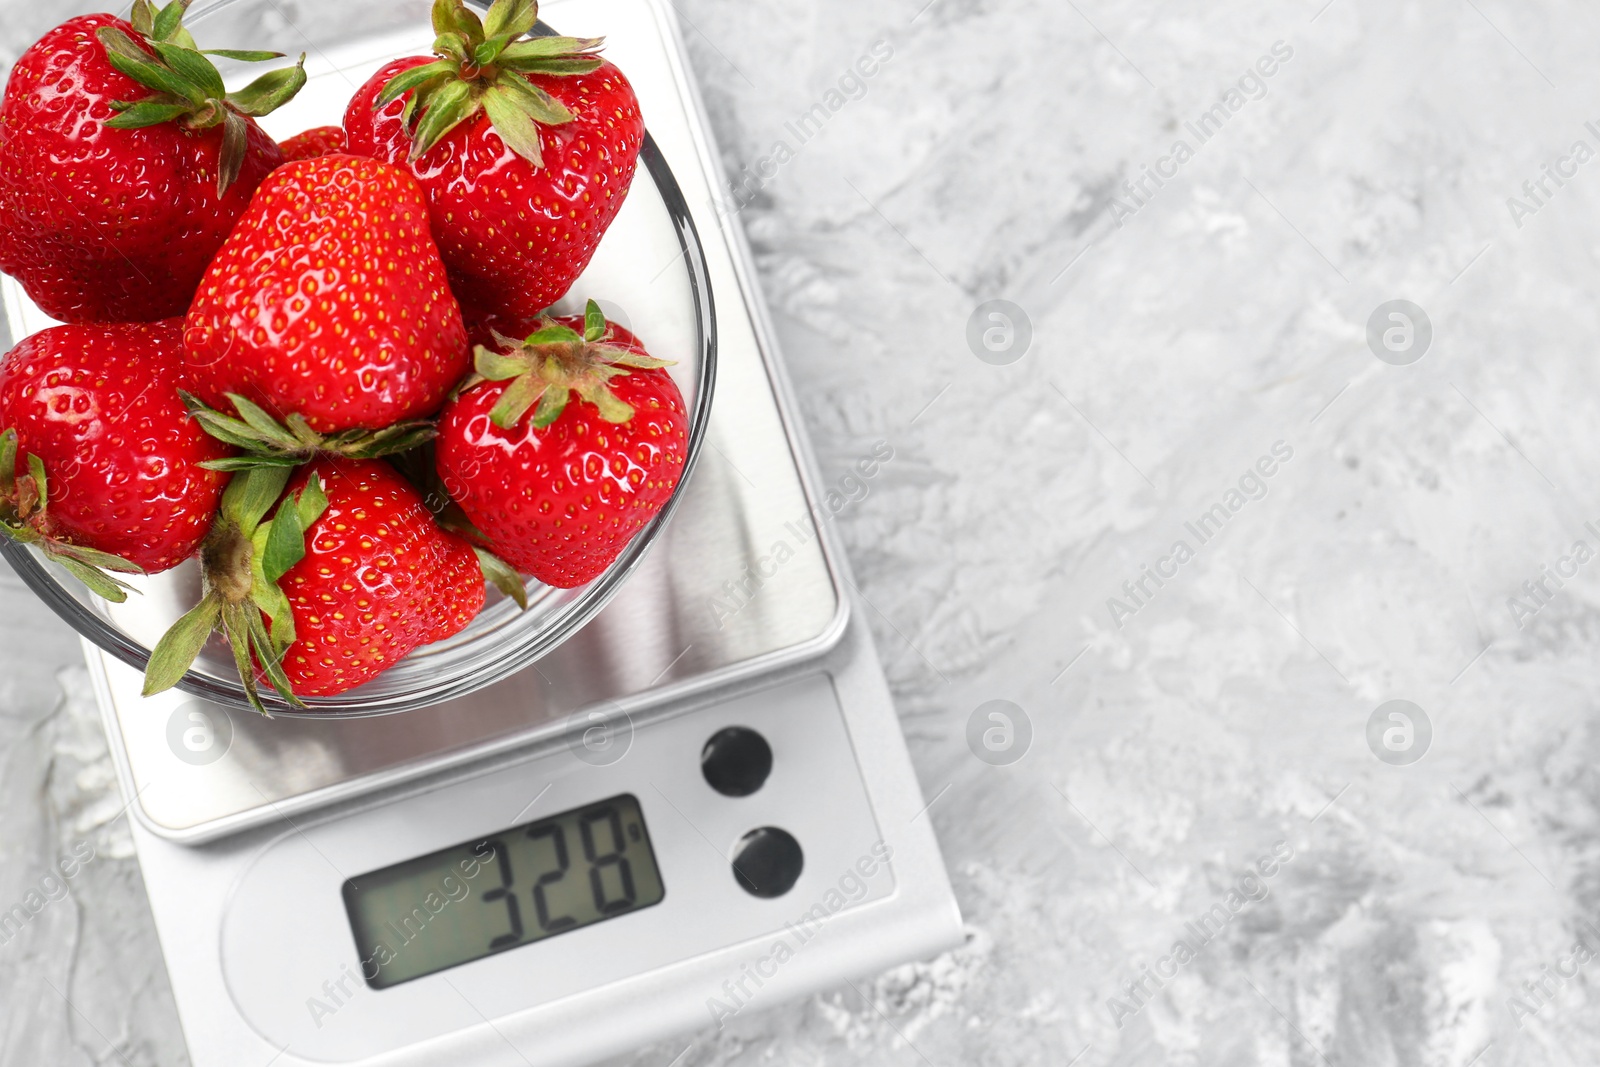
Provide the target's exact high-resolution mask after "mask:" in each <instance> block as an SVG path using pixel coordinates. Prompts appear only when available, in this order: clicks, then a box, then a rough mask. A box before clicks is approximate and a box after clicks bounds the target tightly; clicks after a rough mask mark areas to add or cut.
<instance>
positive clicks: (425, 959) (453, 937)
mask: <svg viewBox="0 0 1600 1067" xmlns="http://www.w3.org/2000/svg"><path fill="white" fill-rule="evenodd" d="M664 896H666V887H665V886H664V885H662V883H661V870H660V868H659V867H657V866H656V858H655V852H654V850H653V849H652V848H651V846H650V833H649V831H648V830H646V829H645V825H644V813H643V812H641V811H640V810H639V801H638V800H637V799H636V798H634V797H632V796H628V795H622V796H615V797H612V798H610V799H609V800H602V801H598V802H596V803H594V804H586V805H584V806H583V807H581V808H573V809H572V810H570V811H564V812H562V813H561V814H559V815H552V816H550V817H549V818H546V819H540V820H538V821H537V822H531V823H524V824H523V825H521V826H514V827H512V828H511V829H509V830H505V831H503V832H501V833H498V834H495V835H493V836H492V837H486V838H480V839H478V840H475V841H470V842H466V843H463V844H460V845H456V846H454V847H452V848H446V849H441V850H439V851H438V852H433V853H430V854H428V855H426V856H419V857H418V858H416V859H411V860H406V861H405V862H403V863H397V864H395V865H393V866H392V867H385V868H383V869H382V870H377V871H372V872H370V873H368V874H363V875H361V876H360V877H357V878H351V879H349V880H348V881H346V882H345V883H344V906H345V910H346V911H347V912H349V914H350V928H351V930H352V931H353V932H354V934H355V939H356V947H357V949H358V950H359V951H360V953H361V973H362V977H364V978H365V979H366V981H367V984H368V985H369V986H371V987H372V988H373V989H387V988H388V987H390V986H392V985H397V984H399V983H400V982H406V981H410V980H411V979H413V978H421V977H422V976H423V975H425V974H432V973H434V972H435V971H442V970H444V969H445V968H447V967H455V966H457V965H459V964H462V963H469V962H471V961H472V960H476V959H481V958H483V957H484V956H490V955H493V954H494V953H496V952H504V951H505V950H507V949H511V948H516V947H517V946H518V945H526V944H528V943H530V942H533V941H541V940H543V939H544V938H547V937H554V936H555V935H556V934H562V933H566V932H567V931H568V930H577V929H580V928H582V927H585V926H590V925H593V924H594V923H598V922H604V921H605V920H607V919H614V918H616V917H617V916H619V915H626V914H628V913H629V912H632V911H638V910H639V909H641V908H648V907H650V906H651V905H652V904H659V903H660V902H661V899H662V898H663V897H664Z"/></svg>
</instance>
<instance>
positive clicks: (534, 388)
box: [463, 300, 672, 430]
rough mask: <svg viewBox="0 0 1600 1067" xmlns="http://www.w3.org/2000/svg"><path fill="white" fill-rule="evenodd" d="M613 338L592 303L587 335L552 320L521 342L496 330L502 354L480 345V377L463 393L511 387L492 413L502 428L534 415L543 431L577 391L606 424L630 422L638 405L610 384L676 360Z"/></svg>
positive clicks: (476, 363) (475, 359) (586, 312)
mask: <svg viewBox="0 0 1600 1067" xmlns="http://www.w3.org/2000/svg"><path fill="white" fill-rule="evenodd" d="M613 337H614V331H613V330H612V328H611V324H610V323H608V322H607V321H606V317H605V314H604V313H603V312H602V311H601V310H600V305H598V304H596V303H595V302H594V301H593V300H591V301H589V303H588V305H587V306H586V307H585V309H584V315H583V332H582V333H579V332H578V331H577V330H574V329H573V328H572V327H570V326H567V325H565V324H563V323H560V322H556V321H555V320H553V319H549V318H546V319H544V320H542V322H541V323H540V326H539V328H538V329H537V330H535V331H534V332H533V333H531V334H529V335H528V337H527V338H526V339H524V340H521V341H517V340H514V339H512V338H509V337H506V336H505V335H504V334H502V333H500V332H499V331H495V335H494V338H495V341H496V343H498V344H499V346H500V348H501V351H499V352H496V351H494V350H493V349H491V348H488V347H486V346H484V345H479V346H478V348H477V350H476V352H475V353H474V355H473V368H474V370H475V371H476V373H475V374H474V375H473V376H472V377H471V378H469V379H468V380H467V381H466V382H465V383H463V389H470V388H472V387H473V386H475V385H478V384H480V383H482V382H485V381H491V382H505V383H506V387H505V391H504V392H503V393H501V395H500V399H499V400H498V401H497V402H496V403H495V405H494V407H493V408H492V409H490V411H489V421H490V422H492V423H494V424H495V425H496V426H498V427H500V428H501V429H502V430H510V429H514V428H515V427H516V426H517V425H518V424H519V423H520V422H521V421H522V419H523V417H524V416H526V415H527V414H528V412H529V411H532V412H533V425H534V428H535V429H540V430H542V429H544V428H545V427H547V426H549V425H550V424H551V423H553V422H555V421H556V420H557V419H559V418H560V417H561V413H562V412H563V411H565V410H566V408H567V403H568V401H569V400H570V399H571V396H572V394H573V393H576V394H578V396H579V398H580V399H582V400H586V401H588V402H589V403H591V404H593V405H594V406H595V407H596V408H598V409H599V411H600V417H601V418H603V419H605V420H606V421H607V422H611V423H618V424H621V423H624V422H627V421H628V420H629V419H631V418H633V406H632V405H631V404H628V403H627V402H625V401H623V400H622V399H620V398H619V397H618V396H617V395H616V394H615V393H613V392H612V391H611V386H610V385H609V384H608V383H609V382H610V381H611V380H612V379H613V378H620V377H626V376H627V374H628V373H629V368H634V369H638V370H654V369H657V368H660V367H670V366H672V361H671V360H665V359H656V358H654V357H652V356H647V355H644V354H642V353H640V352H638V351H635V350H634V349H632V348H626V347H623V346H622V345H617V344H612V343H610V342H611V341H612V339H613Z"/></svg>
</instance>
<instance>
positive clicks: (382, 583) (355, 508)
mask: <svg viewBox="0 0 1600 1067" xmlns="http://www.w3.org/2000/svg"><path fill="white" fill-rule="evenodd" d="M312 477H315V478H318V479H320V481H321V483H322V488H323V491H324V492H325V493H326V494H327V497H328V510H327V511H326V512H324V513H323V515H322V517H321V518H320V519H318V520H317V521H316V522H315V523H313V524H312V526H311V529H310V530H309V531H308V532H307V534H306V556H305V558H304V559H302V560H301V561H300V562H299V563H297V564H295V565H294V566H293V567H291V568H290V569H289V571H288V573H286V574H285V575H284V576H283V578H282V579H281V580H280V582H279V585H280V586H281V587H282V588H283V591H284V593H285V594H286V595H287V596H288V598H289V604H290V607H291V608H292V610H293V612H294V623H295V634H296V637H295V642H294V644H292V645H290V646H289V649H288V651H287V652H286V653H285V654H284V657H283V669H284V672H285V673H286V674H287V675H288V676H289V681H290V682H291V683H292V684H293V686H294V689H295V691H296V692H297V693H300V694H302V695H305V696H331V695H332V694H335V693H342V692H344V691H345V690H346V689H353V688H355V687H356V686H358V685H360V684H362V683H363V682H366V681H369V680H371V679H372V678H374V677H376V676H377V675H378V674H379V673H380V672H381V671H383V670H384V669H385V668H387V667H389V666H392V665H393V664H394V663H395V661H397V660H398V659H400V657H402V656H404V655H405V654H406V653H408V652H410V651H411V650H412V649H413V648H416V647H417V646H419V645H426V644H432V643H433V642H435V641H443V640H444V639H445V638H447V637H450V636H452V635H454V634H457V633H459V632H460V631H461V630H462V629H464V628H465V627H466V625H467V623H469V622H471V621H472V620H473V618H474V617H475V616H476V615H477V614H478V612H479V611H480V610H482V608H483V601H484V588H483V571H482V570H481V569H480V568H479V565H478V558H477V555H476V553H474V551H473V549H472V546H471V545H470V544H468V543H467V542H466V541H465V540H463V539H462V538H460V537H458V536H456V535H455V534H452V533H446V532H445V531H443V530H441V529H439V527H438V526H436V525H435V524H434V521H433V516H432V514H431V513H429V511H428V509H427V507H426V506H425V505H424V504H423V501H422V497H421V495H420V494H419V493H418V492H417V491H416V490H415V489H413V488H412V487H411V483H409V482H407V481H406V480H405V479H404V478H402V477H401V476H400V475H399V473H398V472H396V471H395V469H394V468H393V467H391V466H389V464H387V463H383V462H381V461H375V460H361V461H356V462H353V463H345V462H341V463H339V464H337V465H335V464H334V463H333V462H332V461H330V460H328V459H322V460H319V461H318V462H316V463H314V464H312V465H311V466H309V467H305V468H302V469H301V471H300V473H299V474H298V475H297V476H296V478H295V480H294V481H293V482H291V483H290V492H297V491H298V490H299V489H300V488H301V487H303V486H304V485H305V484H306V482H307V480H308V479H309V478H312Z"/></svg>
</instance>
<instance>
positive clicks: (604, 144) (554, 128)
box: [345, 0, 644, 317]
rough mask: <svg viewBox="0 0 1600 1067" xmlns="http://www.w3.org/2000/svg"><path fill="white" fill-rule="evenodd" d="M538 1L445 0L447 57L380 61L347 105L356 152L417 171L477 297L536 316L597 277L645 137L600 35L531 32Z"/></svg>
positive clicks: (459, 272) (462, 283)
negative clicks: (484, 2) (585, 277)
mask: <svg viewBox="0 0 1600 1067" xmlns="http://www.w3.org/2000/svg"><path fill="white" fill-rule="evenodd" d="M537 21H538V5H537V4H536V3H533V2H531V0H496V2H495V4H494V5H493V6H492V7H490V8H489V11H488V14H487V15H486V16H485V17H484V19H483V21H481V22H480V21H479V19H478V16H477V15H475V14H473V13H472V12H471V11H469V10H468V9H467V8H466V7H465V5H464V4H462V3H461V0H435V3H434V5H433V22H434V28H435V31H436V32H437V33H438V34H439V37H438V40H436V41H435V42H434V52H435V55H437V56H438V58H437V59H435V60H431V61H430V60H429V59H427V58H425V57H412V58H409V59H402V60H397V61H395V62H394V63H391V64H389V65H388V66H386V67H384V68H383V69H382V70H380V71H379V72H378V73H377V74H376V75H375V76H374V77H373V78H372V79H371V80H370V81H368V82H367V83H366V84H365V85H364V86H362V87H361V89H360V90H359V91H357V93H356V95H355V98H354V99H353V100H351V102H350V107H349V109H348V110H347V111H346V113H345V131H346V133H347V135H348V137H349V145H350V150H351V151H353V152H357V153H360V154H362V155H370V156H373V157H375V158H378V159H387V160H390V161H393V162H395V163H401V164H404V165H406V166H408V167H409V168H410V169H411V172H412V173H413V174H415V175H416V176H417V180H418V181H420V182H421V183H422V187H423V189H424V190H425V191H426V192H427V194H428V203H429V206H430V207H431V209H432V212H433V232H434V236H435V237H436V238H437V239H438V241H439V250H440V252H441V253H442V254H443V256H444V261H445V263H446V264H447V265H448V266H449V268H450V272H451V281H452V283H453V284H454V285H455V289H456V292H457V294H458V295H459V296H460V298H461V299H462V301H463V303H465V304H468V305H476V306H477V307H478V310H479V311H480V312H481V313H483V314H500V315H507V316H511V317H515V316H517V315H519V314H520V315H525V316H526V315H534V314H537V313H538V312H539V311H542V310H543V309H544V308H546V307H548V306H549V305H550V304H553V303H554V302H555V301H556V300H558V299H559V298H560V297H561V296H562V295H563V294H564V293H566V291H567V290H568V289H570V288H571V287H572V283H573V282H574V281H575V280H576V279H577V277H578V275H579V274H581V273H582V272H583V269H584V267H585V266H587V265H588V263H589V260H590V258H591V257H592V256H593V255H594V250H595V247H596V246H597V245H598V244H599V243H600V237H601V235H602V234H604V233H605V230H606V227H608V226H610V225H611V221H612V219H614V218H615V217H616V214H617V211H618V209H619V208H621V207H622V201H623V198H624V197H625V196H626V195H627V192H628V186H629V185H630V183H631V182H632V181H633V172H634V167H635V165H636V163H637V161H638V156H639V149H640V146H641V145H642V144H643V141H644V119H643V117H642V116H641V115H640V112H639V101H638V100H637V98H635V96H634V93H633V88H632V87H631V86H630V85H629V84H628V79H627V78H625V77H623V75H622V72H621V71H620V70H618V69H617V68H616V67H615V66H613V65H612V64H610V63H608V62H606V61H605V60H602V59H601V58H600V57H599V56H597V55H596V54H595V50H596V49H598V48H599V47H600V45H601V43H602V42H601V41H600V40H599V39H593V40H580V39H577V38H572V37H536V38H532V39H528V40H522V39H521V38H522V37H523V35H524V34H526V33H527V32H528V31H529V30H531V29H532V28H533V27H534V25H535V23H536V22H537Z"/></svg>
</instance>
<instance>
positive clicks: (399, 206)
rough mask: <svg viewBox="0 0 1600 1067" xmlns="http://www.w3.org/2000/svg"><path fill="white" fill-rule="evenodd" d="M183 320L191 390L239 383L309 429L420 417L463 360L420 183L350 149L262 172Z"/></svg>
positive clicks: (456, 311)
mask: <svg viewBox="0 0 1600 1067" xmlns="http://www.w3.org/2000/svg"><path fill="white" fill-rule="evenodd" d="M186 325H187V330H186V332H185V335H184V339H185V342H186V344H187V346H188V349H189V361H190V364H191V366H192V367H193V368H194V372H195V385H196V388H195V393H196V394H197V395H198V396H199V397H200V398H201V399H202V400H204V401H205V402H206V403H208V404H210V405H211V406H213V407H221V406H223V405H224V404H225V403H227V401H228V394H230V393H234V394H240V395H243V396H244V397H246V398H248V399H249V400H251V401H253V402H255V403H257V404H260V405H261V406H262V407H265V408H267V409H268V410H270V411H272V412H275V413H276V414H277V415H278V416H279V417H283V416H288V415H291V414H295V415H299V416H302V417H303V418H304V420H305V422H306V424H308V425H309V426H310V428H311V429H313V430H316V431H318V432H320V433H339V432H341V431H345V430H350V429H353V428H357V427H364V428H368V429H381V428H384V427H388V426H390V425H391V424H393V423H397V422H400V421H402V420H405V419H414V418H417V417H420V416H425V415H431V414H432V413H433V412H435V411H437V410H438V409H439V407H440V405H441V404H443V403H444V400H445V396H446V394H448V393H449V391H450V390H451V388H453V387H454V386H455V385H456V383H457V382H459V381H460V380H461V377H462V375H464V374H465V373H466V372H467V370H468V369H469V366H470V360H469V359H468V352H467V342H466V333H465V331H464V329H463V327H462V324H461V309H460V307H459V306H458V305H457V304H456V301H455V297H453V296H452V295H451V294H450V288H449V286H448V284H447V283H446V281H445V271H444V264H443V263H441V262H440V261H439V253H438V250H437V248H435V246H434V243H433V238H432V237H431V236H430V235H429V233H428V211H427V204H426V203H425V202H424V200H423V198H422V191H421V190H420V189H418V188H417V183H416V182H415V181H414V180H413V179H412V177H411V176H410V175H409V174H407V173H406V172H405V171H403V170H401V169H400V168H399V167H394V166H391V165H389V164H387V163H380V162H378V161H376V160H371V159H360V158H357V157H355V156H348V155H332V156H324V157H322V158H320V159H309V160H303V161H301V162H297V163H289V164H286V165H284V166H283V167H281V168H280V169H279V170H278V171H277V172H276V173H275V174H273V175H272V176H271V177H270V178H268V179H267V180H266V181H265V182H263V183H262V185H261V189H260V190H259V192H257V194H256V198H255V200H254V201H253V202H252V203H251V205H250V209H249V210H248V211H246V212H245V214H244V217H243V218H241V219H240V220H239V225H238V226H237V227H236V228H235V229H234V231H233V234H232V235H231V236H230V237H229V238H228V240H227V242H226V243H225V244H223V246H222V250H221V251H220V252H218V253H217V257H216V259H215V260H213V261H212V263H211V268H210V269H209V270H208V271H207V272H206V276H205V279H204V280H203V281H202V282H201V285H200V291H199V293H197V294H196V295H195V300H194V305H193V307H191V308H190V309H189V317H188V320H187V323H186Z"/></svg>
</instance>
